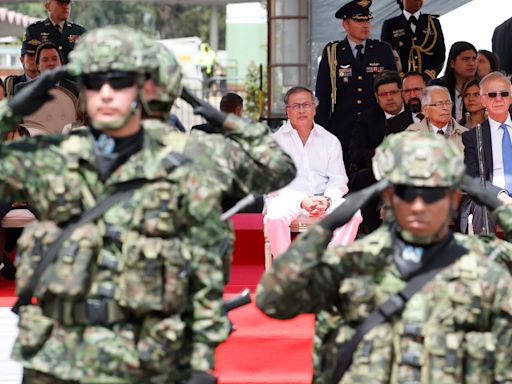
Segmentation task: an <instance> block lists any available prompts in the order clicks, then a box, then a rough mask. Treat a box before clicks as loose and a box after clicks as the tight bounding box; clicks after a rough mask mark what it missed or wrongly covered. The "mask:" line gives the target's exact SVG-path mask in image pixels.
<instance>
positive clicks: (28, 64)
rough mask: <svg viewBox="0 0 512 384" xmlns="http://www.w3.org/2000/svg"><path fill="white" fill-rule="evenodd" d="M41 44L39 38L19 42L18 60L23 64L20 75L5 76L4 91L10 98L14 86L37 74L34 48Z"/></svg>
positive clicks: (33, 77) (31, 78)
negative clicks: (19, 52) (19, 53)
mask: <svg viewBox="0 0 512 384" xmlns="http://www.w3.org/2000/svg"><path fill="white" fill-rule="evenodd" d="M39 44H41V42H40V41H39V40H36V39H32V40H24V41H23V42H22V43H21V56H20V61H21V65H22V66H23V74H22V75H11V76H7V77H6V78H5V93H6V96H7V97H9V98H11V97H12V96H13V95H14V87H16V85H18V84H20V83H25V82H27V81H30V80H33V79H35V78H36V77H37V75H38V74H39V73H38V72H37V66H36V49H37V47H38V46H39Z"/></svg>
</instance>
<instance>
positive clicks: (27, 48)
mask: <svg viewBox="0 0 512 384" xmlns="http://www.w3.org/2000/svg"><path fill="white" fill-rule="evenodd" d="M39 44H41V42H40V41H39V40H36V39H32V40H24V41H23V43H21V54H22V55H24V54H25V53H29V54H31V55H35V54H36V50H37V47H38V46H39Z"/></svg>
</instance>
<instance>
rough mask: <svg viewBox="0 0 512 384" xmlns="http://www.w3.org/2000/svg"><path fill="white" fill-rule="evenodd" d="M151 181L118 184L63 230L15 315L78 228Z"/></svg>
mask: <svg viewBox="0 0 512 384" xmlns="http://www.w3.org/2000/svg"><path fill="white" fill-rule="evenodd" d="M150 181H153V180H147V179H135V180H130V181H127V182H124V183H120V184H117V185H116V190H115V191H114V193H112V194H111V195H109V196H107V197H106V198H105V199H103V200H102V201H100V202H99V203H98V204H96V205H95V206H94V207H92V208H91V209H89V210H87V211H85V212H83V213H82V215H81V216H80V217H79V218H77V219H76V220H75V221H73V222H72V223H70V224H69V225H68V226H66V228H64V229H63V230H62V232H61V233H60V235H59V236H58V237H57V239H55V241H54V242H53V243H52V244H51V246H50V247H49V248H48V250H47V252H46V253H45V254H44V255H43V258H42V260H41V262H40V263H39V264H38V265H37V267H36V269H35V270H34V274H33V275H32V277H31V278H30V280H29V282H28V285H27V287H26V288H25V289H24V290H23V292H21V293H20V295H19V297H18V300H17V301H16V303H15V304H14V306H13V307H12V309H11V310H12V311H13V312H14V313H16V314H18V312H19V308H20V306H22V305H27V304H30V302H31V300H32V296H33V294H34V291H35V288H36V286H37V283H38V282H39V279H40V278H41V276H42V274H43V272H44V271H45V270H46V268H48V266H49V265H50V264H52V263H53V262H54V261H55V259H56V258H57V254H58V252H59V249H60V248H61V247H62V244H63V243H64V241H65V240H66V239H67V238H68V237H69V236H70V235H71V234H72V233H73V231H74V230H75V229H76V228H78V227H80V226H81V225H84V224H86V223H89V222H91V221H94V220H95V219H97V218H98V217H100V216H101V215H102V214H103V213H104V212H105V211H107V210H108V209H109V208H110V207H112V206H113V205H114V204H116V203H118V202H120V201H121V200H123V199H125V198H126V197H128V196H129V195H130V194H131V193H132V192H133V191H134V190H136V189H138V188H140V187H142V186H143V185H144V184H146V183H148V182H150Z"/></svg>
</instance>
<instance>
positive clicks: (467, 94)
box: [462, 92, 480, 99]
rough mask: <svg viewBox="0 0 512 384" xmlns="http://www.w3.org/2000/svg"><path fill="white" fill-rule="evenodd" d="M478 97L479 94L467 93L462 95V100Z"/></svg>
mask: <svg viewBox="0 0 512 384" xmlns="http://www.w3.org/2000/svg"><path fill="white" fill-rule="evenodd" d="M479 96H480V93H479V92H467V93H465V94H463V95H462V97H463V98H465V99H466V98H468V97H479Z"/></svg>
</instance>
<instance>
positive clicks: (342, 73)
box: [338, 66, 352, 77]
mask: <svg viewBox="0 0 512 384" xmlns="http://www.w3.org/2000/svg"><path fill="white" fill-rule="evenodd" d="M338 76H339V77H351V76H352V68H350V67H347V68H344V66H341V67H340V68H339V69H338Z"/></svg>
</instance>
